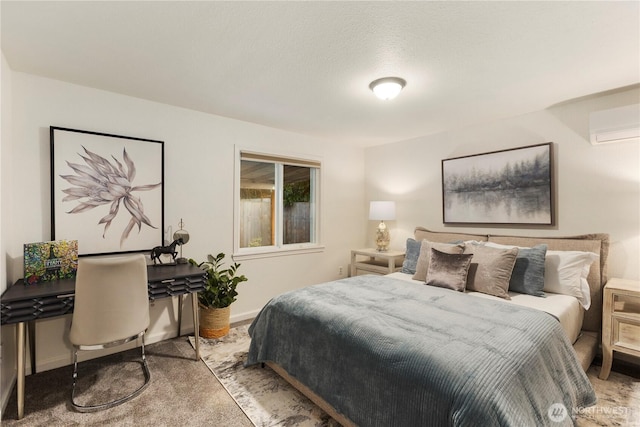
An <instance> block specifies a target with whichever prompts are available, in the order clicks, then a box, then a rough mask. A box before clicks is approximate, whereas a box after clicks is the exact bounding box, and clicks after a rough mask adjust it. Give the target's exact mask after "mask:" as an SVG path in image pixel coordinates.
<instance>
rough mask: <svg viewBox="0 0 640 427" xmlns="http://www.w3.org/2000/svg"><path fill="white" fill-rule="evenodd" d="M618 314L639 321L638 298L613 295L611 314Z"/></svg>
mask: <svg viewBox="0 0 640 427" xmlns="http://www.w3.org/2000/svg"><path fill="white" fill-rule="evenodd" d="M618 313H620V314H624V315H629V316H632V317H636V318H637V319H638V321H640V296H638V295H623V294H614V295H613V314H614V315H616V314H618Z"/></svg>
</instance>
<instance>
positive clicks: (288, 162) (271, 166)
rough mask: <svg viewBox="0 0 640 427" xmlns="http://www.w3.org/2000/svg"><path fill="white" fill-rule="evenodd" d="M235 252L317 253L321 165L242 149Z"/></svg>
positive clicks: (239, 157) (238, 181)
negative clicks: (314, 250)
mask: <svg viewBox="0 0 640 427" xmlns="http://www.w3.org/2000/svg"><path fill="white" fill-rule="evenodd" d="M238 160H239V168H238V169H239V174H237V176H236V182H237V183H238V185H237V186H236V188H238V189H239V191H237V193H236V196H235V197H236V207H237V209H236V224H237V225H236V227H235V234H236V242H235V252H236V254H238V255H242V254H264V253H273V252H281V251H293V250H306V249H314V248H315V249H317V248H318V247H319V239H318V228H319V227H318V212H319V194H320V193H319V188H320V162H319V161H317V160H308V159H299V158H290V157H282V156H276V155H271V154H261V153H254V152H248V151H242V150H240V151H239V152H238Z"/></svg>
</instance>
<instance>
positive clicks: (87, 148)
mask: <svg viewBox="0 0 640 427" xmlns="http://www.w3.org/2000/svg"><path fill="white" fill-rule="evenodd" d="M50 144H51V240H60V239H66V240H77V241H78V255H80V256H82V255H102V254H121V253H128V252H143V251H150V250H151V249H152V248H153V247H155V246H161V245H162V244H163V229H164V142H163V141H156V140H151V139H143V138H134V137H128V136H121V135H111V134H106V133H98V132H90V131H85V130H78V129H67V128H61V127H54V126H52V127H50Z"/></svg>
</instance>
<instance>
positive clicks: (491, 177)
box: [442, 142, 555, 225]
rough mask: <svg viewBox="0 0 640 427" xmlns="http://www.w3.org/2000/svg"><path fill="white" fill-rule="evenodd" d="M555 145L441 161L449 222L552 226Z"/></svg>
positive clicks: (444, 207)
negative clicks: (553, 149) (553, 153)
mask: <svg viewBox="0 0 640 427" xmlns="http://www.w3.org/2000/svg"><path fill="white" fill-rule="evenodd" d="M552 147H553V145H552V143H550V142H549V143H545V144H538V145H530V146H526V147H518V148H512V149H509V150H502V151H493V152H490V153H483V154H475V155H471V156H464V157H456V158H452V159H445V160H442V213H443V222H444V223H445V224H493V225H498V224H505V225H506V224H530V225H553V224H554V221H555V215H554V209H553V207H554V206H553V164H552V159H553V156H552Z"/></svg>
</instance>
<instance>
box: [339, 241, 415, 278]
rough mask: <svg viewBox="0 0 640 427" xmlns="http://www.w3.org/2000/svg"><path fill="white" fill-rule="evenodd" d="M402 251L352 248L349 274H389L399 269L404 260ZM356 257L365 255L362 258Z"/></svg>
mask: <svg viewBox="0 0 640 427" xmlns="http://www.w3.org/2000/svg"><path fill="white" fill-rule="evenodd" d="M404 254H405V252H404V251H384V252H379V251H377V250H375V249H373V248H367V249H354V250H352V251H351V274H350V276H351V277H353V276H357V275H358V273H359V272H362V273H364V274H389V273H393V272H395V271H400V269H401V268H402V262H403V261H404ZM358 257H365V258H364V259H362V258H360V259H359V258H358Z"/></svg>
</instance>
